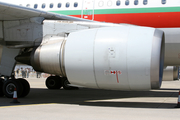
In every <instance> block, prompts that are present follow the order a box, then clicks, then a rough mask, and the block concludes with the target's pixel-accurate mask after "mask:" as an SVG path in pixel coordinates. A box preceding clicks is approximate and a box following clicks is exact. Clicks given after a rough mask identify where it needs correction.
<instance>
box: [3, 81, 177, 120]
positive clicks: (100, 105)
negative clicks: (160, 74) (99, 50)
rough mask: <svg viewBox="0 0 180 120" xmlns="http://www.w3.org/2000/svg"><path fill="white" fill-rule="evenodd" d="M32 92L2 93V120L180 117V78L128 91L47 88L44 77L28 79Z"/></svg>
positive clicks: (154, 119)
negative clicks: (15, 97)
mask: <svg viewBox="0 0 180 120" xmlns="http://www.w3.org/2000/svg"><path fill="white" fill-rule="evenodd" d="M28 81H29V82H30V85H31V92H30V94H29V95H28V96H27V97H25V98H18V101H20V102H21V103H20V104H11V103H10V102H11V101H12V99H9V98H5V97H0V116H1V119H2V120H10V119H18V120H24V119H27V120H39V119H43V120H49V119H51V120H56V119H57V120H59V119H63V120H84V119H86V120H117V119H124V120H132V119H133V120H139V119H146V120H169V119H172V120H179V117H180V115H179V112H180V109H177V108H174V106H176V104H177V99H178V92H179V86H180V82H179V81H172V82H169V81H163V83H162V89H160V90H151V91H141V92H128V91H110V90H96V89H86V88H81V89H80V90H73V91H67V90H63V89H60V90H48V89H47V88H46V86H45V84H44V82H45V79H28Z"/></svg>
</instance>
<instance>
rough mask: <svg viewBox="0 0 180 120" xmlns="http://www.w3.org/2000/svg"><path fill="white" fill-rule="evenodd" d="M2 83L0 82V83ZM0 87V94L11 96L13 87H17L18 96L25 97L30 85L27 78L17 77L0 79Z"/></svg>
mask: <svg viewBox="0 0 180 120" xmlns="http://www.w3.org/2000/svg"><path fill="white" fill-rule="evenodd" d="M1 83H2V84H1ZM0 85H1V86H0V88H1V87H2V89H1V90H2V92H1V90H0V95H1V96H3V95H5V96H6V97H8V98H12V97H13V94H14V88H16V89H17V96H18V97H25V96H27V95H28V94H29V91H30V85H29V83H28V81H27V80H25V79H22V78H19V79H9V80H6V81H4V80H1V82H0Z"/></svg>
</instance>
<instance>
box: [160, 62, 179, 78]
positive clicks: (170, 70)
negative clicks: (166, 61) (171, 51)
mask: <svg viewBox="0 0 180 120" xmlns="http://www.w3.org/2000/svg"><path fill="white" fill-rule="evenodd" d="M178 79H179V67H178V66H167V67H166V68H165V69H164V73H163V80H164V81H173V80H178Z"/></svg>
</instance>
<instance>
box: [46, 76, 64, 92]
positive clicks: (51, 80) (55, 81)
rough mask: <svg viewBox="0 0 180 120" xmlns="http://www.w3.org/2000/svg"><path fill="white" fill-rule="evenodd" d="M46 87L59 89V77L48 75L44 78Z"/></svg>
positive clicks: (60, 84) (60, 83)
mask: <svg viewBox="0 0 180 120" xmlns="http://www.w3.org/2000/svg"><path fill="white" fill-rule="evenodd" d="M46 87H47V88H48V89H60V88H61V87H62V82H61V78H60V77H59V76H50V77H48V78H47V79H46Z"/></svg>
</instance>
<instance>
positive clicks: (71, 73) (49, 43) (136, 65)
mask: <svg viewBox="0 0 180 120" xmlns="http://www.w3.org/2000/svg"><path fill="white" fill-rule="evenodd" d="M16 60H17V61H20V62H22V61H24V59H23V55H19V56H17V57H16ZM28 61H29V62H26V63H30V64H31V65H32V66H33V67H34V69H35V70H38V71H43V72H46V73H51V74H55V75H59V76H65V77H67V78H68V80H69V82H70V83H71V84H75V85H81V86H86V87H89V88H99V89H112V90H149V89H158V88H159V87H160V86H161V81H162V76H163V64H164V35H163V32H162V31H160V30H157V29H155V28H148V27H138V26H119V27H104V28H94V29H88V30H81V31H76V32H71V33H70V34H69V35H68V36H67V37H66V38H65V37H60V36H58V35H57V36H46V37H45V38H44V39H43V41H42V43H41V45H40V46H39V47H37V48H36V49H34V50H33V51H32V52H31V53H30V54H29V59H28Z"/></svg>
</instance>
